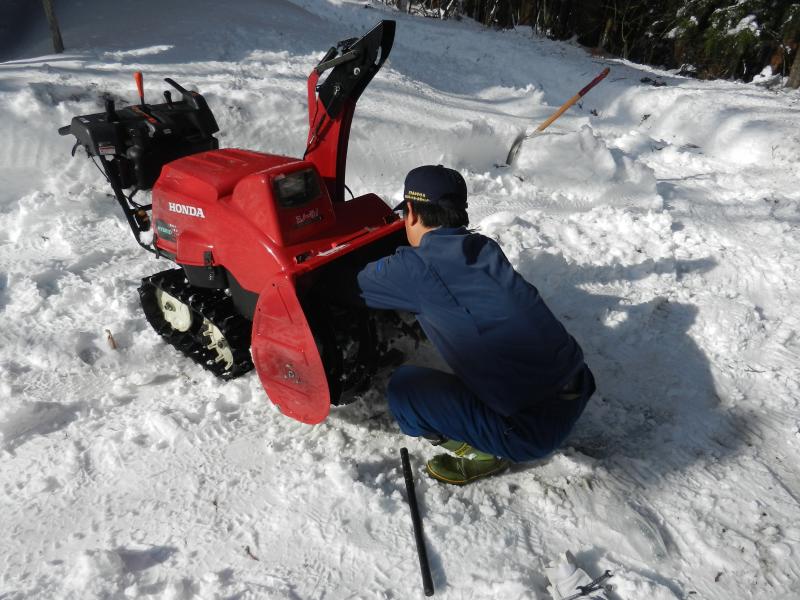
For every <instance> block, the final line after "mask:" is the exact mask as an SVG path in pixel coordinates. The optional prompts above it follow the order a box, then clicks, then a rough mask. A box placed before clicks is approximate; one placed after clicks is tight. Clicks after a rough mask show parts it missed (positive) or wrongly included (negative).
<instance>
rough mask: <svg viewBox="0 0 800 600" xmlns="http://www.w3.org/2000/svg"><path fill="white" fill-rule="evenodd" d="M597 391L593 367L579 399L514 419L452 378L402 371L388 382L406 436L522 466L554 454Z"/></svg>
mask: <svg viewBox="0 0 800 600" xmlns="http://www.w3.org/2000/svg"><path fill="white" fill-rule="evenodd" d="M593 392H594V379H593V378H592V374H591V372H590V371H589V369H588V367H587V368H585V370H584V372H583V380H582V382H581V385H580V388H579V390H578V393H577V394H572V396H571V397H564V398H561V397H559V398H556V399H554V400H551V401H549V402H545V403H541V404H537V403H536V399H535V398H532V399H531V404H532V408H531V409H529V410H526V411H524V412H522V413H518V414H516V415H513V416H511V417H503V416H502V415H500V414H499V413H496V412H494V411H492V410H491V409H490V408H489V407H487V406H486V405H485V404H484V403H483V402H481V401H480V400H479V399H478V398H477V397H476V396H475V394H473V393H472V392H471V391H470V390H469V389H467V387H466V386H465V385H464V383H463V382H462V381H461V380H460V379H459V378H458V377H456V376H455V375H453V374H451V373H444V372H442V371H438V370H436V369H429V368H426V367H416V366H408V365H407V366H402V367H400V368H398V369H397V370H396V371H395V372H394V374H393V375H392V378H391V380H390V381H389V387H388V390H387V396H388V399H389V408H390V409H391V411H392V414H394V417H395V419H397V422H398V424H399V425H400V429H401V430H402V431H403V433H405V434H406V435H411V436H415V437H418V436H425V437H430V438H435V437H437V436H444V437H445V438H447V439H451V440H458V441H460V442H467V443H468V444H469V445H471V446H472V447H474V448H477V449H478V450H481V451H483V452H488V453H490V454H493V455H495V456H500V457H503V458H508V459H510V460H512V461H514V462H523V461H526V460H533V459H536V458H541V457H543V456H546V455H548V454H550V453H551V452H552V451H553V450H555V449H556V448H557V447H558V446H559V445H560V444H561V443H562V442H563V441H564V439H565V438H566V437H567V435H569V432H570V431H571V430H572V427H573V426H574V425H575V421H577V420H578V417H579V416H580V415H581V413H582V412H583V409H584V407H585V406H586V403H587V401H588V400H589V397H590V396H591V395H592V393H593Z"/></svg>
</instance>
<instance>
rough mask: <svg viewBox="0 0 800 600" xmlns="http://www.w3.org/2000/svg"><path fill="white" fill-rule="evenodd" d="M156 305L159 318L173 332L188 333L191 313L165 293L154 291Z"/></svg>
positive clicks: (190, 325)
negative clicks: (159, 312)
mask: <svg viewBox="0 0 800 600" xmlns="http://www.w3.org/2000/svg"><path fill="white" fill-rule="evenodd" d="M155 295H156V304H157V305H158V308H159V310H160V311H161V316H162V317H163V318H164V320H165V321H166V322H167V323H169V325H170V326H171V327H172V328H173V329H174V330H175V331H181V332H183V331H189V329H191V327H192V311H191V309H190V308H189V306H188V305H187V304H184V303H183V302H181V301H180V300H178V299H177V298H175V297H174V296H172V295H170V294H168V293H167V292H165V291H163V290H160V289H156V290H155Z"/></svg>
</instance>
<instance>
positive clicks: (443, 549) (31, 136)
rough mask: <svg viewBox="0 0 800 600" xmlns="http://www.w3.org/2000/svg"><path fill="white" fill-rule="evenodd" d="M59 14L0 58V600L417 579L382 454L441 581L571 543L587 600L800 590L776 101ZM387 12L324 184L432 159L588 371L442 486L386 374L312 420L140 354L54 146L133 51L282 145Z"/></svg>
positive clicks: (414, 23) (376, 584) (796, 203)
mask: <svg viewBox="0 0 800 600" xmlns="http://www.w3.org/2000/svg"><path fill="white" fill-rule="evenodd" d="M58 9H59V18H60V20H61V25H62V32H63V35H64V39H65V42H66V45H67V47H68V50H67V51H66V52H65V53H64V54H63V55H59V56H52V55H47V54H48V46H47V44H48V38H47V35H46V30H45V28H44V24H43V23H42V24H41V27H42V28H41V35H40V39H33V38H31V39H29V40H27V41H23V42H22V43H21V46H19V47H18V48H17V53H16V54H15V55H14V56H13V58H14V59H15V60H10V61H7V62H4V63H0V117H1V118H0V140H2V144H0V465H2V469H0V485H1V486H2V495H0V532H2V535H1V536H0V599H2V600H18V599H21V598H43V599H50V598H75V599H94V598H98V599H99V598H163V599H185V600H189V599H196V598H202V599H207V598H237V599H246V598H303V599H306V598H308V599H312V598H329V599H338V598H411V597H417V596H421V586H420V583H419V575H418V565H417V559H416V554H415V551H414V546H413V538H412V536H411V527H410V519H409V515H408V510H407V507H406V504H405V501H404V487H403V479H402V475H401V473H400V472H399V458H398V448H399V447H400V446H402V445H407V446H408V447H409V449H410V450H411V452H412V457H413V461H414V465H415V467H416V471H417V473H418V475H419V478H418V480H417V490H418V494H419V496H420V501H421V507H422V512H423V516H424V519H425V528H426V534H427V539H428V543H429V553H430V555H431V562H432V567H433V574H434V582H435V584H436V587H437V596H441V597H445V598H475V599H478V598H480V599H483V598H502V599H504V600H505V599H517V598H519V599H523V598H524V599H535V598H547V597H548V595H547V593H546V591H545V578H544V575H543V573H544V571H543V569H544V567H545V566H546V564H547V563H548V562H549V561H550V560H552V559H553V558H555V557H556V556H557V555H559V554H560V553H562V552H563V551H564V550H567V549H571V550H572V551H573V552H574V553H575V554H576V556H577V559H578V562H579V563H580V565H581V566H582V567H583V568H584V569H585V570H586V571H587V572H588V573H589V574H590V575H591V576H596V575H599V574H600V573H602V572H603V570H605V569H611V570H613V571H614V577H613V579H612V580H611V581H612V583H613V584H614V586H615V589H614V590H613V591H612V592H610V593H609V594H608V596H609V599H610V600H645V599H647V600H651V599H652V600H666V599H676V598H680V599H684V598H685V599H694V598H697V599H701V598H702V599H719V600H729V599H731V598H734V599H750V598H765V599H767V598H768V599H770V600H775V599H781V598H787V599H788V598H797V597H798V589H799V588H798V582H799V580H800V475H799V474H798V458H800V414H799V413H798V403H799V401H800V368H799V367H798V365H800V310H798V308H797V306H798V298H800V258H798V257H800V229H799V228H798V226H799V225H800V169H798V157H800V113H799V112H798V108H800V95H799V94H798V93H797V92H792V93H788V92H784V91H768V90H765V89H761V88H759V87H756V86H752V85H741V84H737V83H730V82H698V81H694V80H689V79H684V78H680V77H675V76H672V75H670V74H668V73H664V72H659V71H657V70H653V69H649V68H643V67H639V66H636V65H632V64H626V63H623V62H620V61H613V60H607V59H599V58H592V57H591V56H589V55H588V54H586V53H585V52H584V51H583V50H581V49H580V48H576V47H574V46H571V45H568V44H562V43H554V42H550V41H547V40H545V39H541V38H538V37H532V36H531V35H530V32H529V31H523V30H520V31H517V32H496V31H491V30H487V29H484V28H482V27H479V26H477V25H476V24H474V23H471V22H466V21H464V22H439V21H433V20H425V19H421V18H414V17H408V16H406V15H402V14H398V13H393V12H391V11H389V10H386V9H383V8H379V7H365V6H364V5H363V4H352V3H346V2H345V3H342V2H325V1H323V0H317V1H312V0H295V1H290V0H270V1H266V0H261V1H259V0H240V1H238V2H215V1H213V0H194V1H192V2H188V1H182V2H160V3H157V2H149V1H148V2H143V1H142V2H129V3H121V2H100V1H98V0H84V1H83V2H76V3H72V4H71V5H70V6H67V3H59V6H58ZM381 18H395V19H396V20H397V21H398V29H397V38H396V41H395V45H394V49H393V50H392V54H391V57H390V58H389V61H388V62H387V64H386V65H385V66H384V69H383V70H382V71H381V72H380V74H379V75H378V76H377V77H376V79H375V80H374V81H373V83H372V84H371V85H370V87H369V88H368V89H367V91H366V92H365V94H364V96H363V97H362V99H361V101H360V103H359V107H358V110H357V111H356V117H355V121H354V125H353V133H352V137H351V144H350V154H349V164H348V167H349V169H348V184H349V186H350V187H351V188H353V191H354V192H355V193H356V194H358V193H364V192H367V191H375V192H377V193H379V194H381V195H383V196H384V197H385V198H386V200H387V202H389V203H392V202H394V201H397V200H398V198H399V196H400V193H401V191H402V181H403V178H404V176H405V173H406V172H407V170H408V169H410V168H412V167H414V166H417V165H419V164H425V163H443V164H446V165H450V166H454V167H456V168H458V169H460V170H461V172H462V173H463V174H464V176H465V178H466V179H467V182H468V185H469V188H470V193H471V198H470V216H471V219H472V222H473V224H474V225H476V226H479V227H480V229H481V231H483V232H484V233H486V234H487V235H490V236H492V237H494V238H496V239H497V240H499V241H500V243H501V244H502V246H503V248H504V249H505V250H506V252H507V254H508V255H509V257H510V258H511V260H512V261H513V263H514V264H515V265H516V266H517V267H518V269H519V270H520V271H521V272H522V273H523V274H524V275H525V276H526V277H527V278H528V279H529V280H530V281H531V282H533V283H534V284H535V285H537V286H538V287H539V289H540V291H541V292H542V294H543V295H544V296H545V298H546V299H547V300H548V303H549V304H550V306H551V307H552V308H553V310H554V312H556V314H558V315H559V316H560V317H561V318H562V319H563V321H564V322H565V324H566V325H567V327H568V328H569V330H570V331H571V332H572V333H573V335H575V337H576V338H578V340H579V341H580V342H581V344H582V346H583V348H584V350H585V352H586V355H587V360H588V362H589V363H590V365H591V366H592V368H593V370H594V372H595V374H596V376H597V381H598V390H599V391H598V394H597V395H596V396H595V398H594V400H593V401H592V402H591V403H590V405H589V406H588V408H587V410H586V412H585V414H584V416H583V418H582V419H581V421H580V422H579V424H578V426H577V428H576V430H575V432H574V434H573V435H572V436H571V438H570V439H569V441H568V443H567V444H566V446H565V447H564V448H563V449H562V450H561V451H559V452H557V453H556V454H555V455H553V456H552V457H550V458H548V459H547V460H543V461H541V462H538V463H531V464H524V465H516V466H514V467H513V468H512V469H511V471H510V472H508V473H506V474H504V475H502V476H500V477H497V478H494V479H492V480H487V481H483V482H479V483H476V484H474V485H472V486H468V487H466V488H453V487H447V486H443V485H440V484H438V483H436V482H433V481H430V480H428V479H427V478H425V477H424V476H422V471H421V467H422V464H423V460H424V458H426V457H428V456H430V455H432V454H433V453H434V449H433V448H431V447H430V446H428V445H427V444H425V443H423V442H421V441H417V440H413V439H408V438H405V437H404V436H402V434H401V433H400V432H399V430H398V428H397V427H396V425H395V424H394V422H393V420H392V418H391V416H390V415H389V414H388V412H387V408H386V405H385V402H384V400H383V391H384V390H383V388H382V386H380V385H379V386H378V387H376V389H374V390H373V391H371V392H370V393H369V394H368V396H367V398H366V399H365V400H364V401H363V402H360V403H357V404H355V405H351V406H347V407H341V408H338V409H334V410H333V411H332V414H331V416H330V418H329V419H328V420H327V421H326V422H325V423H323V424H321V425H318V426H315V427H310V426H306V425H302V424H299V423H297V422H295V421H293V420H291V419H289V418H286V417H284V416H282V415H281V414H280V413H279V412H278V410H277V409H276V408H275V407H274V406H273V405H272V404H271V403H270V402H269V400H268V399H267V398H266V396H265V394H264V392H263V390H262V388H261V386H260V384H259V382H258V378H257V377H256V376H255V375H248V376H246V377H244V378H242V379H239V380H236V381H234V382H230V383H222V382H220V381H218V380H216V379H214V378H213V377H212V376H211V375H209V374H207V373H205V372H203V371H202V370H201V369H199V368H198V367H196V366H195V365H193V364H192V363H191V362H189V361H188V360H187V359H184V358H183V357H181V356H179V355H178V354H177V353H176V352H175V351H174V350H173V349H171V348H170V347H168V346H166V345H165V344H163V343H162V342H161V341H160V340H159V338H158V337H157V336H156V335H155V333H154V332H153V331H152V330H151V329H150V328H149V326H148V325H147V324H146V322H145V320H144V318H143V316H142V314H141V312H140V309H139V307H138V300H137V294H136V287H137V285H138V281H139V279H140V278H141V277H143V276H145V275H148V274H150V273H153V272H156V271H158V270H161V269H164V268H167V266H168V264H167V263H165V262H160V263H159V264H157V263H156V262H155V261H154V259H152V258H151V257H150V255H148V254H147V253H145V252H143V251H142V250H141V249H140V248H139V247H138V246H137V245H136V244H135V242H134V240H133V238H132V236H131V235H130V232H129V231H128V229H127V227H126V225H125V224H124V222H123V219H122V218H121V215H120V214H119V211H118V208H117V207H116V204H115V203H114V202H113V201H112V200H111V199H110V198H109V196H108V192H109V190H108V189H107V187H106V185H105V183H104V181H103V180H102V178H101V176H100V174H99V173H98V172H97V171H96V170H95V168H94V166H92V164H91V163H90V162H89V161H87V160H86V159H84V158H81V157H76V158H74V159H73V158H70V155H69V150H70V147H71V142H70V140H69V139H67V138H61V137H59V136H58V135H57V134H56V129H57V128H58V127H59V126H61V125H64V124H66V123H68V122H69V120H70V118H71V117H72V116H74V115H77V114H85V113H89V112H95V111H98V110H100V109H101V102H100V100H99V99H98V97H99V93H100V92H103V91H108V92H110V93H111V94H113V95H114V97H116V98H118V99H119V100H120V101H128V102H132V101H134V99H135V92H134V87H133V81H132V78H131V74H132V72H133V71H134V70H137V69H141V70H143V71H144V72H145V83H146V86H147V89H148V90H149V93H150V94H156V93H160V91H161V89H162V88H163V87H164V86H163V85H162V84H160V83H157V82H159V81H160V80H161V79H162V78H163V77H168V76H169V77H174V78H175V79H176V80H178V81H179V82H181V83H183V84H184V85H194V86H196V87H197V88H198V89H199V90H201V91H202V92H203V93H204V94H205V96H206V98H207V100H208V102H209V104H210V106H211V108H212V110H213V111H214V113H215V115H216V117H217V120H218V121H219V124H220V127H221V129H222V132H221V141H222V144H223V146H227V147H231V146H235V147H243V148H252V149H257V150H263V151H268V152H275V153H285V154H290V155H300V154H302V150H303V144H304V141H305V139H306V127H307V121H306V107H305V78H306V75H307V73H308V72H309V70H310V68H311V67H312V66H313V65H314V64H315V63H316V61H317V60H318V59H319V58H320V56H321V55H322V53H323V52H324V51H325V50H326V49H327V48H328V47H329V46H330V45H331V44H332V43H333V42H335V41H336V40H339V39H343V38H346V37H350V36H353V35H358V34H361V33H363V32H365V31H366V30H367V29H368V28H369V27H370V26H371V25H372V24H374V23H375V22H376V21H377V20H379V19H381ZM605 66H610V67H611V74H610V76H609V77H608V79H607V80H606V81H605V82H603V83H602V84H601V85H600V86H599V87H597V88H596V89H595V90H593V91H592V92H591V93H590V94H589V95H588V96H587V97H586V98H584V100H583V101H582V102H581V103H580V104H579V105H578V106H576V107H574V108H573V109H572V110H571V111H570V112H569V113H567V114H566V115H565V116H564V117H562V118H561V119H560V120H559V121H557V122H556V124H555V125H553V126H552V127H551V128H550V129H548V132H547V134H546V135H544V136H541V137H539V138H536V139H534V140H530V141H528V142H526V144H525V145H524V146H523V149H522V153H521V155H520V160H519V165H518V167H517V168H515V169H513V170H509V169H499V168H497V167H495V163H496V162H500V161H501V160H502V159H503V157H504V156H505V153H506V152H507V150H508V146H509V145H510V142H511V140H512V139H513V138H514V136H515V135H516V133H517V132H518V131H519V130H520V129H521V128H524V127H526V126H529V127H532V126H533V125H535V124H536V123H538V122H539V121H541V120H542V119H543V118H544V117H546V116H547V115H548V114H549V113H550V112H552V111H553V110H554V109H555V108H556V107H557V106H558V105H560V104H561V103H562V102H563V101H564V100H566V99H567V98H569V97H570V96H571V95H572V94H573V93H574V92H575V91H576V90H578V89H579V88H580V87H582V86H583V85H584V84H585V83H586V82H588V81H589V80H590V79H591V78H592V77H594V75H595V74H596V73H598V72H599V71H600V70H602V68H604V67H605ZM643 77H649V78H651V79H657V80H659V81H663V82H665V83H666V85H665V86H663V87H655V86H652V85H649V84H647V83H642V82H641V81H640V80H641V79H642V78H643ZM107 332H110V333H111V334H113V337H114V339H115V340H116V343H117V345H118V348H117V349H116V350H114V349H112V348H111V347H110V346H109V344H108V343H107V339H106V338H107V335H108V333H107ZM412 359H413V360H415V361H419V362H429V361H435V360H437V359H436V357H435V356H433V352H432V351H431V350H430V349H429V348H423V349H421V350H420V351H419V352H418V353H417V354H416V355H415V356H413V357H412Z"/></svg>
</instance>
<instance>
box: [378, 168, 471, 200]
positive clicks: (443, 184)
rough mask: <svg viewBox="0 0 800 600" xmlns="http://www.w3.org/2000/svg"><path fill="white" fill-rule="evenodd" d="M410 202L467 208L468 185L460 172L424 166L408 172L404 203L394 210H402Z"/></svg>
mask: <svg viewBox="0 0 800 600" xmlns="http://www.w3.org/2000/svg"><path fill="white" fill-rule="evenodd" d="M409 200H413V201H414V202H430V203H431V204H438V205H439V206H448V207H451V208H467V183H466V182H465V181H464V178H463V177H462V176H461V173H459V172H458V171H455V170H453V169H448V168H447V167H443V166H442V165H423V166H421V167H417V168H416V169H411V171H409V172H408V175H406V182H405V189H404V190H403V201H402V202H401V203H400V204H398V205H397V206H395V207H394V209H393V210H400V209H402V208H403V207H404V206H405V205H406V202H408V201H409Z"/></svg>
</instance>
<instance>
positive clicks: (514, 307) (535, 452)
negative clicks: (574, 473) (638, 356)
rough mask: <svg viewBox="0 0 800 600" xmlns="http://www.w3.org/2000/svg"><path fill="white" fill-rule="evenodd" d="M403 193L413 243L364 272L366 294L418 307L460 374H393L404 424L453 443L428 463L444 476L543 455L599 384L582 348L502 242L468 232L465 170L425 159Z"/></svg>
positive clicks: (393, 400)
mask: <svg viewBox="0 0 800 600" xmlns="http://www.w3.org/2000/svg"><path fill="white" fill-rule="evenodd" d="M403 197H404V200H403V202H401V203H400V205H399V206H397V207H396V208H395V210H399V209H402V211H403V218H404V220H405V228H406V234H407V236H408V241H409V244H410V247H409V246H407V247H402V248H399V249H398V250H397V251H396V252H395V253H394V254H392V255H391V256H388V257H385V258H382V259H380V260H378V261H375V262H372V263H369V264H368V265H367V266H366V267H365V268H364V269H362V270H361V271H360V272H359V274H358V285H359V288H360V293H361V296H362V298H363V299H364V301H365V302H366V304H367V305H368V306H371V307H373V308H382V309H395V310H405V311H410V312H412V313H414V314H415V315H416V317H417V320H418V321H419V323H420V325H421V326H422V329H423V330H424V331H425V333H426V334H427V336H428V338H429V339H430V340H431V342H432V343H433V345H434V346H435V347H436V348H437V350H438V351H439V352H440V354H441V355H442V358H443V359H444V360H445V362H446V363H447V364H448V366H449V367H450V368H451V369H452V371H453V372H452V373H445V372H442V371H439V370H436V369H431V368H427V367H419V366H409V365H405V366H402V367H400V368H398V369H397V370H396V371H395V372H394V374H393V375H392V378H391V380H390V382H389V387H388V392H387V395H388V401H389V407H390V409H391V411H392V413H393V414H394V416H395V418H396V419H397V422H398V424H399V425H400V428H401V429H402V431H403V432H404V433H406V434H407V435H411V436H422V437H425V438H427V439H429V440H430V441H431V442H433V443H434V444H437V445H440V446H441V447H442V448H444V449H446V450H448V451H450V454H441V455H438V456H436V457H435V458H433V459H432V460H430V461H429V462H428V473H429V474H430V475H431V476H433V477H435V478H436V479H439V480H441V481H444V482H447V483H454V484H465V483H469V482H470V481H473V480H474V479H477V478H480V477H485V476H487V475H492V474H494V473H498V472H500V471H502V470H503V469H505V468H506V467H507V466H508V465H509V463H510V462H511V461H513V462H524V461H528V460H532V459H536V458H540V457H543V456H546V455H547V454H549V453H551V452H552V451H553V450H554V449H555V448H557V447H558V446H559V445H560V444H561V443H562V442H563V441H564V439H565V438H566V437H567V435H568V434H569V432H570V430H571V429H572V427H573V425H574V424H575V422H576V421H577V419H578V417H579V416H580V415H581V413H582V412H583V409H584V407H585V406H586V403H587V401H588V400H589V397H590V396H591V395H592V393H593V392H594V389H595V387H594V379H593V377H592V373H591V371H589V368H588V367H587V366H586V364H585V363H584V361H583V352H582V351H581V348H580V346H578V344H577V342H576V341H575V340H574V339H573V338H572V336H571V335H570V334H569V333H568V332H567V331H566V330H565V329H564V327H563V325H561V323H560V322H559V321H558V320H557V319H556V317H555V316H554V315H553V313H552V312H550V309H549V308H548V307H547V306H546V305H545V303H544V301H543V300H542V298H541V296H539V293H538V291H537V290H536V288H535V287H534V286H532V285H531V284H529V283H528V282H527V281H525V279H524V278H523V277H522V276H521V275H520V274H519V273H517V272H516V271H515V270H514V268H513V267H512V266H511V264H510V263H509V262H508V259H507V258H506V257H505V255H504V254H503V251H502V250H501V249H500V247H499V246H498V245H497V243H495V242H494V241H493V240H491V239H489V238H487V237H485V236H483V235H480V234H477V233H471V232H469V231H468V230H467V229H466V226H467V225H468V223H469V219H468V216H467V210H466V209H467V187H466V183H465V182H464V179H463V178H462V177H461V175H460V174H459V173H458V172H457V171H454V170H452V169H447V168H444V167H442V166H441V165H438V166H422V167H418V168H416V169H414V170H412V171H411V172H410V173H409V174H408V176H407V177H406V181H405V190H404V196H403Z"/></svg>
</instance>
